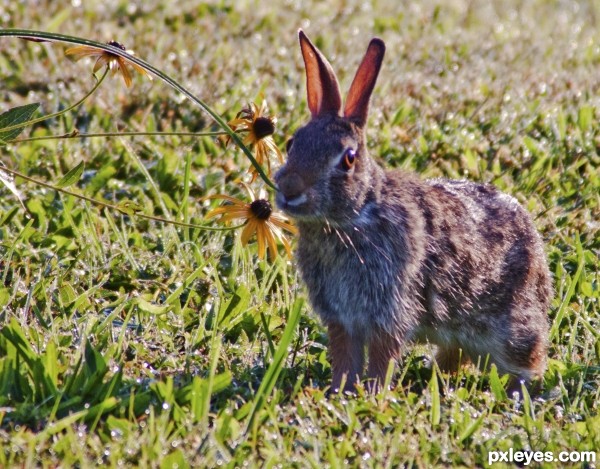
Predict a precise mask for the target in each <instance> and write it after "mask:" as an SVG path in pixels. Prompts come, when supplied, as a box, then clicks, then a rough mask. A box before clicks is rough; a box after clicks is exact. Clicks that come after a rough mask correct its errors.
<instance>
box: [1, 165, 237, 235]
mask: <svg viewBox="0 0 600 469" xmlns="http://www.w3.org/2000/svg"><path fill="white" fill-rule="evenodd" d="M1 171H3V172H6V173H9V174H12V175H13V176H17V177H20V178H21V179H25V180H26V181H29V182H32V183H34V184H36V185H39V186H42V187H47V188H48V189H52V190H55V191H57V192H61V193H63V194H66V195H71V196H73V197H76V198H78V199H81V200H85V201H86V202H90V203H91V204H94V205H98V206H100V207H103V208H108V209H111V210H115V211H117V212H119V213H122V214H123V215H128V216H132V215H133V216H136V217H139V218H144V219H146V220H152V221H157V222H161V223H168V224H171V225H176V226H181V227H184V228H196V229H199V230H212V231H229V230H235V229H238V228H241V227H242V226H243V224H242V225H236V226H230V227H212V226H205V225H196V224H195V223H183V222H179V221H175V220H168V219H166V218H163V217H157V216H154V215H146V214H143V213H138V212H135V211H132V210H131V209H127V208H123V207H119V206H118V205H114V204H109V203H107V202H102V201H101V200H98V199H93V198H91V197H87V196H85V195H82V194H77V193H76V192H72V191H70V190H68V189H64V188H62V187H57V186H54V185H53V184H50V183H48V182H44V181H40V180H39V179H35V178H32V177H29V176H27V175H25V174H23V173H20V172H19V171H15V170H14V169H9V168H6V167H4V166H2V167H0V172H1Z"/></svg>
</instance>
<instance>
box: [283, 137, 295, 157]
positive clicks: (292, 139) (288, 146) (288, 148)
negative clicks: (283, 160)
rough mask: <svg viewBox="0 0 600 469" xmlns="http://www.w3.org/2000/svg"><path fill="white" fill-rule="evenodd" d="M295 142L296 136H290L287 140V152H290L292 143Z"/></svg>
mask: <svg viewBox="0 0 600 469" xmlns="http://www.w3.org/2000/svg"><path fill="white" fill-rule="evenodd" d="M293 144H294V138H293V137H292V138H290V139H289V140H288V141H287V142H285V151H286V153H289V152H290V148H292V145H293Z"/></svg>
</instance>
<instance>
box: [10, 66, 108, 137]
mask: <svg viewBox="0 0 600 469" xmlns="http://www.w3.org/2000/svg"><path fill="white" fill-rule="evenodd" d="M107 74H108V67H107V68H106V70H105V71H104V73H103V74H102V76H101V77H100V79H96V84H95V85H94V87H93V88H92V89H91V90H90V91H88V92H87V93H86V95H85V96H84V97H83V98H81V99H80V100H79V101H77V102H76V103H75V104H73V105H71V106H69V107H68V108H66V109H63V110H62V111H58V112H54V113H52V114H46V115H45V116H41V117H36V118H35V119H31V120H29V121H27V122H21V123H20V124H15V125H11V126H9V127H4V128H2V132H8V131H11V130H14V129H21V128H23V127H27V126H29V125H33V124H37V123H38V122H42V121H45V120H48V119H52V118H54V117H58V116H61V115H63V114H65V113H67V112H69V111H72V110H73V109H75V108H76V107H78V106H80V105H81V104H83V102H84V101H85V100H86V99H88V98H89V97H90V96H91V95H92V94H93V93H94V91H96V90H97V89H98V87H99V86H100V84H101V83H102V82H103V81H104V79H105V78H106V75H107ZM93 76H94V78H96V75H93Z"/></svg>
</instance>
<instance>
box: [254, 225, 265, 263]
mask: <svg viewBox="0 0 600 469" xmlns="http://www.w3.org/2000/svg"><path fill="white" fill-rule="evenodd" d="M264 229H265V225H264V224H263V223H258V225H257V227H256V239H257V240H258V258H259V259H264V258H265V233H264Z"/></svg>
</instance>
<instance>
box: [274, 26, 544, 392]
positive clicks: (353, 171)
mask: <svg viewBox="0 0 600 469" xmlns="http://www.w3.org/2000/svg"><path fill="white" fill-rule="evenodd" d="M300 43H301V47H302V52H303V57H304V60H305V65H306V70H307V86H308V101H309V108H310V110H311V113H312V119H311V120H310V121H309V122H308V124H307V125H305V126H304V127H302V128H300V129H299V130H298V131H297V132H296V134H295V136H294V139H293V141H292V143H291V145H290V146H289V152H288V153H289V154H288V161H287V163H286V165H285V166H284V167H283V168H282V169H281V170H280V171H279V172H278V173H277V175H276V181H277V184H278V186H279V192H278V193H277V204H278V205H279V207H280V208H281V209H283V210H284V211H286V212H287V213H288V214H289V215H290V216H291V217H293V218H294V219H295V220H296V223H297V225H298V229H299V233H300V237H299V244H298V250H297V259H298V264H299V267H300V271H301V273H302V277H303V279H304V281H305V283H306V285H307V287H308V293H309V297H310V301H311V304H312V306H313V308H314V309H315V311H316V312H317V313H318V314H319V315H320V317H321V318H322V319H323V321H324V322H325V323H326V324H327V326H328V330H329V336H330V355H331V360H332V368H333V382H332V387H333V388H337V387H339V386H340V384H341V383H342V381H343V379H344V376H345V380H346V382H347V383H349V385H350V386H352V385H353V384H354V383H355V382H357V381H358V380H359V379H360V376H361V374H362V372H363V365H364V350H365V347H367V348H368V350H369V356H368V376H369V377H370V378H374V379H375V380H376V383H379V384H381V383H382V382H383V379H384V377H385V373H386V370H387V367H388V363H389V361H390V360H392V359H396V358H398V357H399V355H400V354H401V352H402V351H403V347H404V346H405V344H407V343H409V342H411V341H426V342H430V343H434V344H437V345H438V346H439V351H438V363H439V364H440V366H443V367H444V368H446V369H448V370H453V369H456V367H457V366H458V363H457V362H458V359H459V356H460V355H461V353H460V350H462V358H461V362H462V363H466V362H468V361H469V359H470V360H472V361H473V362H477V361H478V359H479V357H482V358H481V359H480V361H481V362H485V357H486V356H487V355H488V354H489V357H490V361H491V362H492V363H495V364H496V365H497V366H498V369H499V371H500V372H502V373H510V374H511V375H512V376H513V378H515V379H517V380H526V381H529V380H531V379H533V378H539V377H541V376H542V374H543V372H544V370H545V367H546V354H547V348H548V317H547V312H548V308H549V305H550V300H551V298H552V294H553V292H552V288H551V281H550V274H549V271H548V268H547V265H546V259H545V255H544V249H543V245H542V242H541V240H540V237H539V235H538V233H537V231H536V229H535V227H534V225H533V222H532V220H531V217H530V216H529V214H528V213H527V212H526V211H525V210H524V209H523V208H522V207H521V206H520V205H519V204H518V203H517V201H516V200H515V199H514V198H512V197H510V196H508V195H506V194H503V193H501V192H499V191H498V190H496V189H495V188H494V187H493V186H490V185H484V184H476V183H473V182H468V181H451V180H444V179H435V180H427V181H423V180H421V179H419V178H418V177H417V176H415V175H413V174H409V173H405V172H401V171H385V170H383V169H382V168H381V167H380V166H379V165H377V164H376V163H375V162H374V160H372V159H371V158H370V157H369V155H368V153H367V150H366V145H365V136H364V135H365V134H364V127H365V124H366V119H367V113H368V103H369V98H370V95H371V92H372V90H373V87H374V84H375V80H376V78H377V74H378V72H379V67H380V66H381V62H382V59H383V54H384V50H385V47H384V45H383V42H382V41H380V40H378V39H374V40H373V41H371V44H370V45H369V48H368V50H367V54H366V55H365V58H364V59H363V62H362V63H361V66H360V67H359V71H358V72H357V75H356V77H355V80H354V82H353V84H352V86H351V88H350V92H349V98H348V100H347V102H346V105H345V108H344V110H343V111H342V109H341V104H340V103H341V97H340V96H339V87H338V84H337V80H336V78H335V75H334V74H333V71H332V70H331V66H330V65H329V63H328V62H327V60H326V59H325V58H324V57H323V56H322V55H321V54H320V52H319V51H318V50H317V49H316V48H315V47H314V46H313V45H312V44H311V43H310V41H309V40H308V38H306V36H305V35H304V34H303V33H302V32H300ZM336 94H337V95H338V96H335V95H336ZM348 148H351V149H352V150H354V151H355V155H356V159H355V163H354V165H353V166H352V167H350V168H348V167H344V163H343V159H344V155H345V154H346V153H347V151H348Z"/></svg>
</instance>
